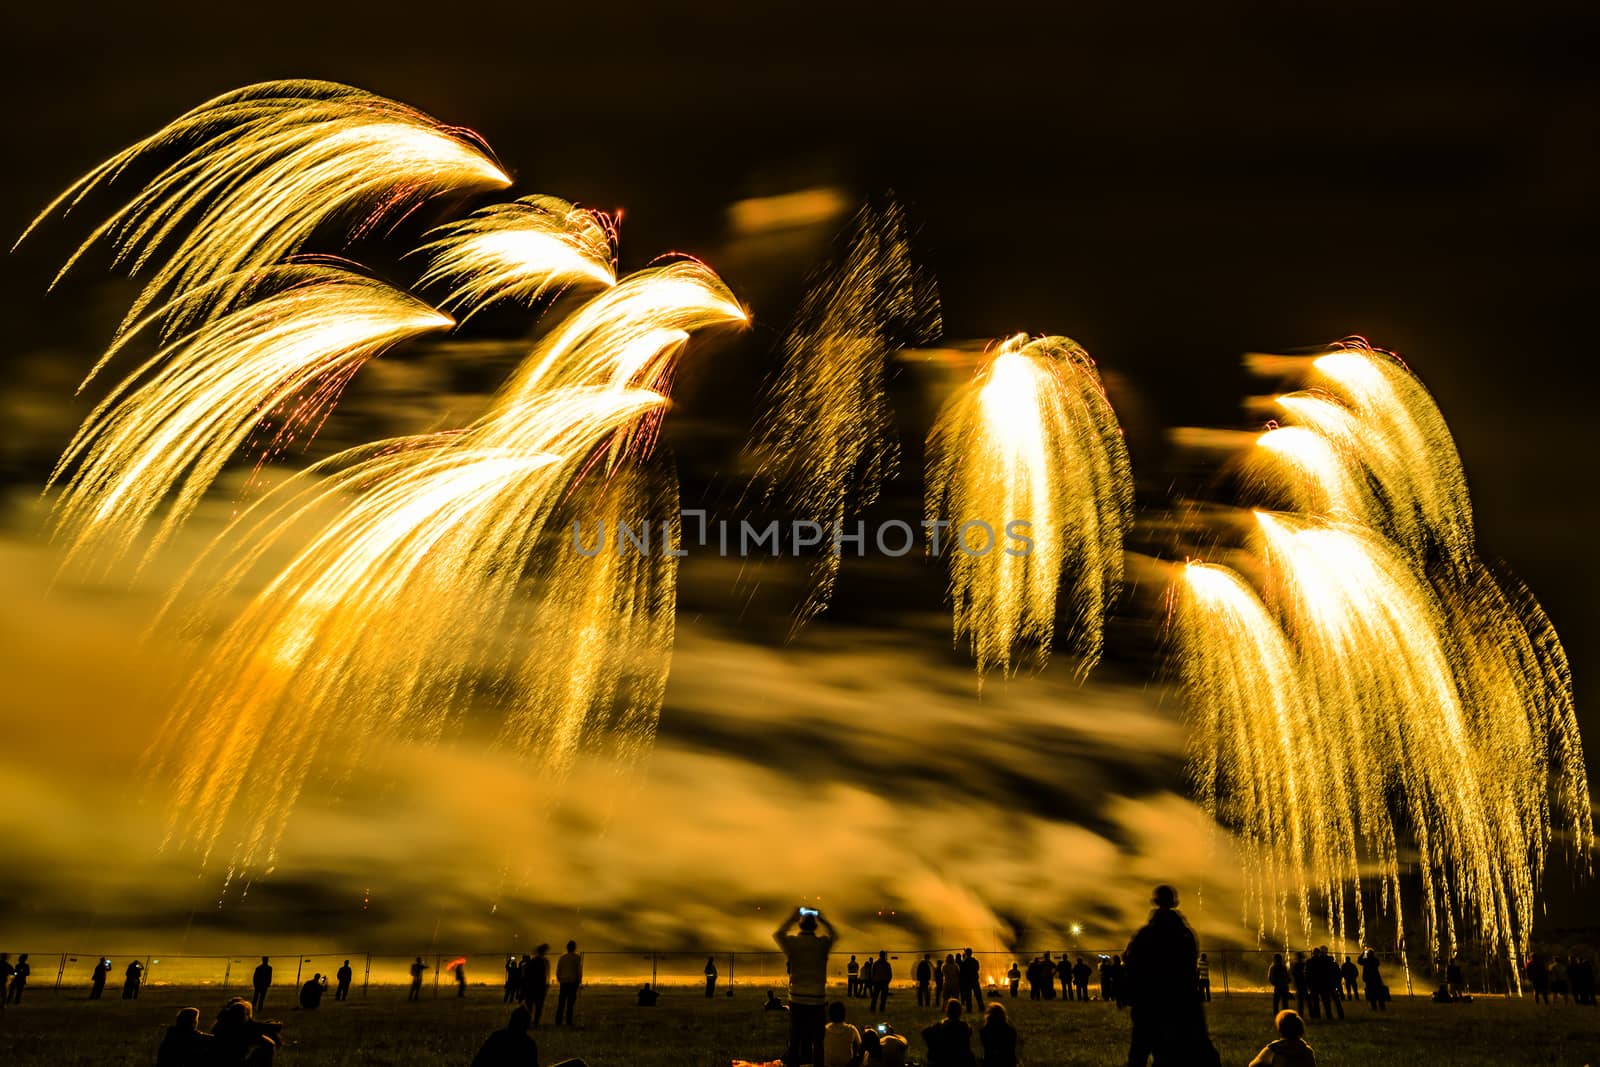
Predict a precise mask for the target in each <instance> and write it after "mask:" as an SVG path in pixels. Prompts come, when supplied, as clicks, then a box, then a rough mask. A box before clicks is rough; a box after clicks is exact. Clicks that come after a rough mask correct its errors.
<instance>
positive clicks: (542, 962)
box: [522, 945, 550, 1027]
mask: <svg viewBox="0 0 1600 1067" xmlns="http://www.w3.org/2000/svg"><path fill="white" fill-rule="evenodd" d="M549 952H550V946H549V945H539V946H537V947H536V948H534V950H533V957H532V958H531V959H529V960H528V962H527V965H526V966H525V967H524V968H523V970H522V999H523V1000H524V1002H526V1003H527V1005H528V1007H530V1008H532V1009H533V1025H534V1026H535V1027H537V1026H538V1025H539V1020H540V1019H542V1018H543V1017H544V998H545V997H546V996H548V995H549V994H550V956H549Z"/></svg>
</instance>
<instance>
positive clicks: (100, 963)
mask: <svg viewBox="0 0 1600 1067" xmlns="http://www.w3.org/2000/svg"><path fill="white" fill-rule="evenodd" d="M109 977H111V961H110V960H109V959H107V958H106V957H104V956H101V957H100V958H99V959H98V960H96V961H95V964H94V977H92V978H91V979H90V983H91V984H90V986H89V999H90V1000H99V999H100V994H102V993H104V992H105V991H106V979H107V978H109Z"/></svg>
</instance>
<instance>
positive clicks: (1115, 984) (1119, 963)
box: [1111, 953, 1131, 1011]
mask: <svg viewBox="0 0 1600 1067" xmlns="http://www.w3.org/2000/svg"><path fill="white" fill-rule="evenodd" d="M1127 979H1128V969H1127V967H1126V965H1125V964H1124V963H1123V960H1122V957H1121V956H1119V955H1117V954H1116V953H1112V955H1111V995H1112V998H1113V999H1114V1000H1115V1001H1116V1002H1117V1010H1118V1011H1121V1010H1122V1009H1123V1008H1126V1007H1127V1006H1128V1003H1129V999H1128V998H1129V990H1130V988H1131V987H1130V986H1129V985H1128V981H1127Z"/></svg>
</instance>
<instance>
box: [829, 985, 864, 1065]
mask: <svg viewBox="0 0 1600 1067" xmlns="http://www.w3.org/2000/svg"><path fill="white" fill-rule="evenodd" d="M844 1016H845V1007H844V1001H842V1000H836V1001H834V1002H833V1003H832V1004H829V1005H828V1025H827V1026H826V1027H824V1028H823V1031H822V1067H861V1031H860V1030H857V1029H856V1028H855V1027H854V1026H852V1025H850V1024H849V1023H847V1022H845V1021H844Z"/></svg>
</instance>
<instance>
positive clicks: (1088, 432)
mask: <svg viewBox="0 0 1600 1067" xmlns="http://www.w3.org/2000/svg"><path fill="white" fill-rule="evenodd" d="M1132 503H1133V485H1132V478H1131V475H1130V472H1129V466H1128V453H1127V449H1126V447H1125V446H1124V444H1123V441H1122V433H1121V429H1120V427H1119V426H1118V425H1117V418H1116V413H1115V412H1113V411H1112V409H1111V405H1110V403H1109V402H1108V401H1107V400H1106V396H1105V393H1104V391H1103V389H1102V388H1101V385H1100V377H1099V374H1098V373H1097V372H1096V371H1095V368H1094V363H1093V361H1092V360H1090V358H1089V356H1088V354H1087V353H1086V352H1084V351H1083V349H1081V348H1079V347H1078V346H1077V345H1076V344H1074V343H1073V342H1072V341H1070V340H1068V339H1067V338H1064V337H1045V338H1039V339H1037V340H1033V341H1029V340H1028V338H1027V337H1026V335H1022V334H1019V335H1017V336H1015V337H1012V338H1010V339H1009V340H1007V341H1005V342H1004V343H1003V344H1001V345H999V346H998V347H997V348H996V349H995V351H994V353H993V354H992V355H991V356H990V357H989V359H988V361H987V362H986V363H985V364H984V365H983V366H982V367H981V368H979V371H978V373H977V375H976V376H975V377H974V378H973V379H972V381H970V382H968V383H967V384H966V385H965V386H963V387H962V388H961V389H960V390H959V391H958V392H957V393H956V395H955V396H954V397H952V398H951V399H950V401H949V402H948V403H947V404H946V405H945V407H944V409H943V410H941V411H940V413H939V417H938V421H937V422H936V423H935V424H934V427H933V430H932V431H931V432H930V434H929V436H928V485H927V507H926V511H927V518H928V520H929V521H930V522H939V523H947V524H948V528H949V537H948V539H949V545H948V547H947V548H946V550H945V552H946V554H947V555H948V556H949V558H950V595H951V599H952V600H953V602H954V610H955V636H956V640H957V641H958V642H960V641H963V640H965V641H967V642H968V643H970V644H971V646H972V650H973V654H974V656H975V658H976V659H977V665H978V670H979V672H980V673H983V672H987V671H989V670H992V669H996V668H998V669H1000V670H1002V671H1005V672H1007V673H1010V672H1012V671H1013V670H1015V669H1016V668H1017V666H1018V665H1019V662H1020V661H1021V659H1022V658H1023V657H1025V656H1026V657H1030V658H1032V659H1034V660H1036V661H1039V662H1042V661H1043V659H1044V658H1045V657H1047V656H1048V654H1049V650H1050V644H1051V640H1052V638H1053V635H1054V632H1055V625H1056V599H1057V591H1058V589H1060V587H1061V586H1062V583H1063V581H1065V582H1066V586H1067V591H1066V597H1067V602H1068V605H1069V608H1070V610H1071V613H1072V614H1071V620H1072V621H1071V624H1070V636H1071V640H1072V642H1073V645H1074V648H1075V650H1076V652H1077V653H1078V655H1079V656H1080V657H1081V664H1082V667H1081V669H1082V670H1083V671H1087V670H1088V669H1089V668H1090V667H1091V666H1093V664H1094V663H1095V661H1096V660H1097V659H1098V658H1099V654H1100V648H1101V643H1102V639H1103V638H1102V634H1103V629H1104V618H1105V613H1106V610H1107V608H1108V606H1109V605H1110V602H1111V599H1112V598H1113V597H1114V596H1115V595H1116V590H1117V588H1118V586H1119V584H1120V583H1121V580H1122V538H1123V533H1124V531H1125V530H1126V529H1127V525H1128V522H1129V519H1130V515H1131V510H1132ZM1013 533H1021V534H1023V535H1024V536H1026V537H1027V538H1028V539H1029V540H1031V547H1022V546H1021V544H1020V542H1013V541H1012V540H1010V539H1008V535H1009V534H1013Z"/></svg>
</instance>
